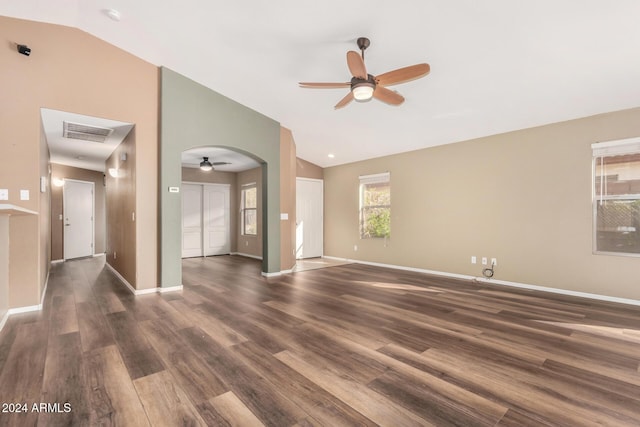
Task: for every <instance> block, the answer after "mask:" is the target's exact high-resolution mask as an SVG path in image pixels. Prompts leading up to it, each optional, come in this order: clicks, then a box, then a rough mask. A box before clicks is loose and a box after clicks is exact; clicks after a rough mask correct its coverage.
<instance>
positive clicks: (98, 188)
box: [51, 163, 106, 260]
mask: <svg viewBox="0 0 640 427" xmlns="http://www.w3.org/2000/svg"><path fill="white" fill-rule="evenodd" d="M56 178H57V179H65V178H66V179H75V180H78V181H87V182H93V184H94V191H95V192H94V197H95V220H94V234H95V242H94V251H93V252H94V254H101V253H104V252H105V250H106V246H105V239H106V235H105V232H106V225H105V224H106V223H105V216H106V215H105V177H104V173H102V172H98V171H93V170H88V169H80V168H75V167H72V166H66V165H59V164H55V163H52V164H51V182H52V183H51V259H54V260H60V259H64V221H62V220H61V219H60V218H61V217H60V215H64V212H63V193H64V192H63V187H56V186H55V185H53V180H54V179H56Z"/></svg>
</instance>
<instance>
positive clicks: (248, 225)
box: [240, 183, 258, 236]
mask: <svg viewBox="0 0 640 427" xmlns="http://www.w3.org/2000/svg"><path fill="white" fill-rule="evenodd" d="M240 206H241V207H240V216H241V218H240V221H241V225H242V227H241V230H242V234H243V235H244V236H255V235H257V234H258V190H257V188H256V184H255V183H251V184H246V185H244V186H243V187H242V193H241V194H240Z"/></svg>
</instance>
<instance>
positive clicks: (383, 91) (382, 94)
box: [373, 86, 404, 105]
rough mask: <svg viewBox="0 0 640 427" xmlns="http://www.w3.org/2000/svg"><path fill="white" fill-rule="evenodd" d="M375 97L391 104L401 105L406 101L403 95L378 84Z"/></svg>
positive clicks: (374, 93) (374, 92)
mask: <svg viewBox="0 0 640 427" xmlns="http://www.w3.org/2000/svg"><path fill="white" fill-rule="evenodd" d="M373 97H374V98H375V99H377V100H378V101H382V102H386V103H387V104H391V105H400V104H402V103H403V102H404V97H403V96H402V95H400V94H399V93H396V92H394V91H392V90H389V89H387V88H384V87H382V86H376V89H375V90H374V91H373Z"/></svg>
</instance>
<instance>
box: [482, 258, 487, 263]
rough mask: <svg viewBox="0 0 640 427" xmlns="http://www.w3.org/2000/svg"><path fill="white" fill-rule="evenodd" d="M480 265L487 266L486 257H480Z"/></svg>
mask: <svg viewBox="0 0 640 427" xmlns="http://www.w3.org/2000/svg"><path fill="white" fill-rule="evenodd" d="M482 265H487V257H486V256H483V257H482Z"/></svg>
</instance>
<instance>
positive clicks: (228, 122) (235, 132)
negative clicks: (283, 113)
mask: <svg viewBox="0 0 640 427" xmlns="http://www.w3.org/2000/svg"><path fill="white" fill-rule="evenodd" d="M160 80H161V81H160V86H161V105H160V118H161V120H160V149H159V183H160V185H159V191H160V194H159V200H160V218H159V222H160V230H159V231H160V233H159V234H160V245H159V251H160V254H159V262H160V266H159V270H160V271H159V272H160V286H161V287H165V288H170V287H174V286H180V285H181V284H182V266H181V263H182V254H181V245H180V239H181V226H180V221H181V218H182V213H181V194H180V186H181V182H182V164H181V156H182V152H183V151H185V150H189V149H191V148H195V147H201V146H208V145H218V146H224V147H227V148H229V149H231V150H233V151H237V152H241V153H244V154H246V155H249V156H251V157H253V158H254V159H260V161H261V162H262V166H261V173H262V187H263V190H264V191H263V192H262V197H261V199H262V203H263V205H262V206H263V213H262V221H263V223H262V224H263V241H262V247H263V259H262V274H263V275H271V274H278V273H279V272H280V124H279V123H278V122H276V121H275V120H272V119H270V118H268V117H266V116H264V115H262V114H260V113H258V112H257V111H254V110H252V109H250V108H248V107H246V106H244V105H242V104H239V103H237V102H235V101H233V100H231V99H229V98H226V97H224V96H223V95H220V94H219V93H217V92H215V91H212V90H211V89H208V88H206V87H204V86H202V85H200V84H198V83H196V82H194V81H193V80H190V79H188V78H186V77H184V76H182V75H180V74H178V73H176V72H174V71H171V70H169V69H167V68H164V67H163V68H162V69H161V74H160Z"/></svg>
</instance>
